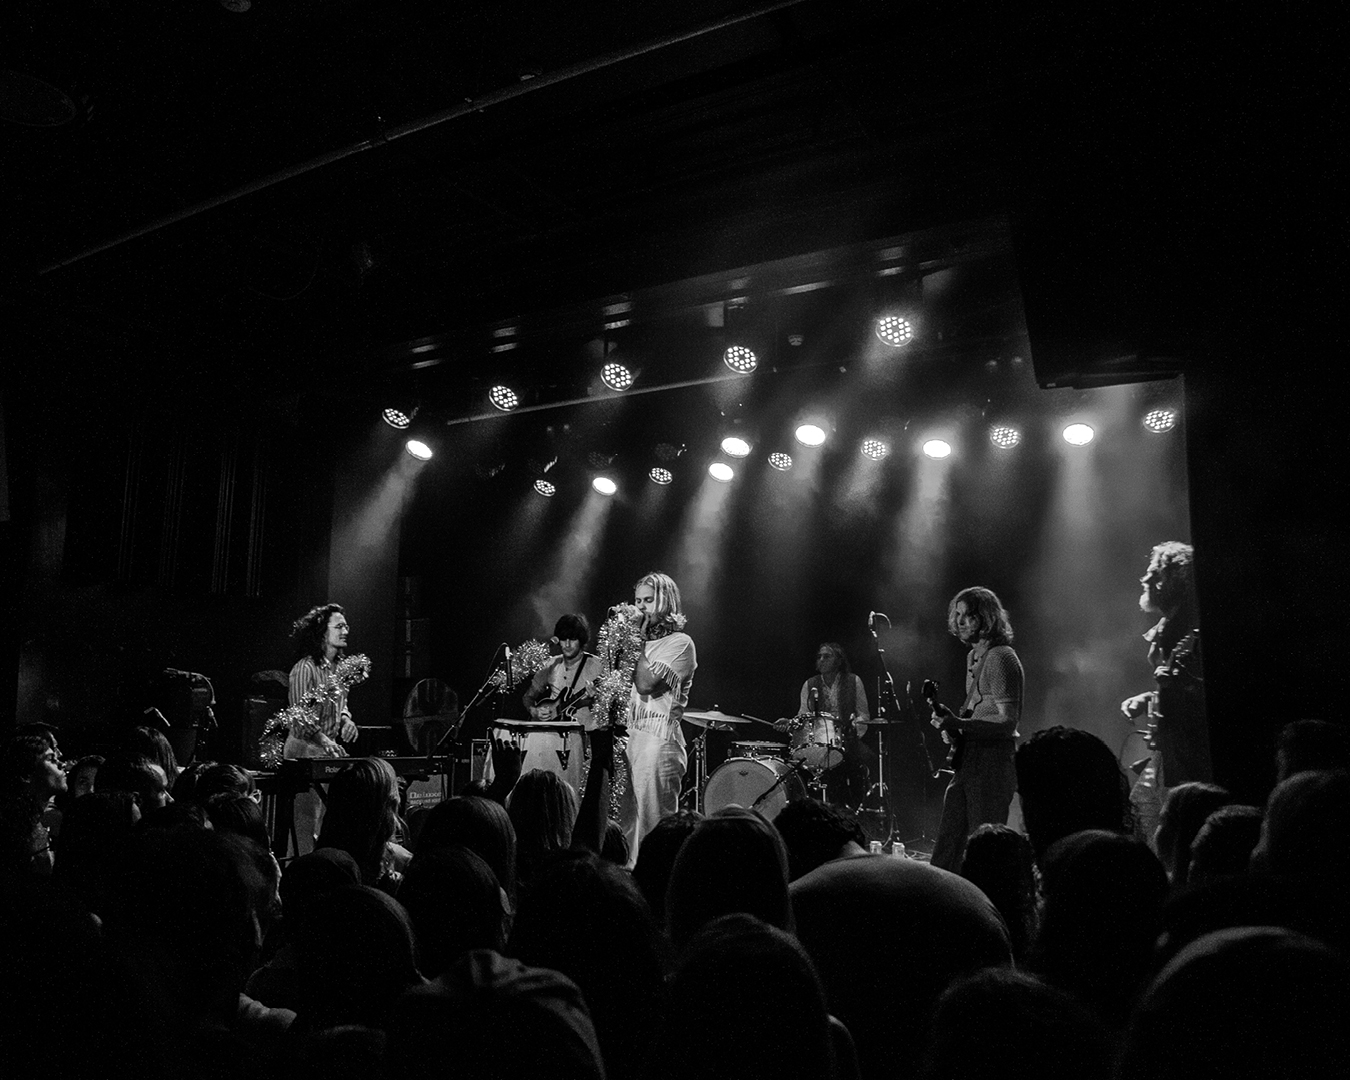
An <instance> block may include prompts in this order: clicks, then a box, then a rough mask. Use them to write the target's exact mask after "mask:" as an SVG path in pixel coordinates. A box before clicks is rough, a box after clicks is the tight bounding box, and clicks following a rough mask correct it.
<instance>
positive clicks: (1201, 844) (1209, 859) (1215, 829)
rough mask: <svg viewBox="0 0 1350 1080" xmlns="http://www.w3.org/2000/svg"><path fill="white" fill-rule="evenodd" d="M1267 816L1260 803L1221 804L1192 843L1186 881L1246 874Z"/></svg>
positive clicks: (1217, 878)
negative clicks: (1262, 823)
mask: <svg viewBox="0 0 1350 1080" xmlns="http://www.w3.org/2000/svg"><path fill="white" fill-rule="evenodd" d="M1264 816H1265V815H1264V814H1262V812H1261V808H1260V807H1259V806H1241V805H1230V806H1221V807H1219V809H1217V810H1215V811H1214V813H1212V814H1210V815H1209V817H1207V818H1206V819H1205V823H1204V824H1203V825H1202V826H1200V831H1199V832H1198V833H1196V835H1195V839H1194V840H1193V841H1192V842H1191V870H1190V874H1189V875H1188V876H1187V879H1186V880H1187V881H1188V882H1190V883H1191V884H1194V885H1201V884H1208V883H1209V882H1213V881H1222V880H1223V879H1225V878H1233V877H1241V876H1242V875H1243V874H1245V873H1246V872H1247V867H1248V864H1250V862H1251V857H1252V852H1253V851H1254V850H1255V849H1256V845H1257V843H1258V842H1259V841H1260V839H1261V819H1262V818H1263V817H1264Z"/></svg>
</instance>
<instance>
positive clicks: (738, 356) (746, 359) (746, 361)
mask: <svg viewBox="0 0 1350 1080" xmlns="http://www.w3.org/2000/svg"><path fill="white" fill-rule="evenodd" d="M722 363H724V364H726V366H727V367H729V368H730V369H731V370H732V371H734V372H735V373H736V374H737V375H749V374H750V373H751V372H752V371H754V370H755V368H757V367H759V357H757V356H756V355H755V350H754V349H750V348H747V347H746V346H744V345H731V346H728V347H727V351H726V352H724V353H723V354H722Z"/></svg>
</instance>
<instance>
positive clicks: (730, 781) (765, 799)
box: [703, 757, 806, 821]
mask: <svg viewBox="0 0 1350 1080" xmlns="http://www.w3.org/2000/svg"><path fill="white" fill-rule="evenodd" d="M804 798H806V788H805V786H804V785H803V784H802V782H801V778H800V777H798V776H797V773H796V772H795V771H794V770H793V768H792V766H791V765H789V764H788V763H787V762H786V761H780V760H779V759H778V758H753V757H741V758H727V760H726V761H724V762H722V764H721V765H719V766H718V767H717V769H716V771H715V772H714V773H713V774H712V776H710V777H708V786H707V787H706V788H704V790H703V811H704V813H707V814H711V813H713V812H714V811H716V810H721V809H723V808H724V807H727V806H744V807H745V808H746V809H748V810H758V811H759V812H760V813H761V814H763V815H764V816H765V817H766V818H768V819H769V820H770V821H772V820H773V819H774V818H776V817H777V816H778V812H779V811H780V810H782V809H783V807H785V806H786V805H787V804H788V803H790V802H796V801H797V800H798V799H804Z"/></svg>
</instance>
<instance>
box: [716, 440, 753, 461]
mask: <svg viewBox="0 0 1350 1080" xmlns="http://www.w3.org/2000/svg"><path fill="white" fill-rule="evenodd" d="M722 452H723V453H724V454H728V455H730V456H731V457H748V456H749V454H750V444H749V443H748V442H746V441H745V440H744V439H741V438H738V437H737V436H735V435H728V436H727V437H726V438H725V439H723V440H722Z"/></svg>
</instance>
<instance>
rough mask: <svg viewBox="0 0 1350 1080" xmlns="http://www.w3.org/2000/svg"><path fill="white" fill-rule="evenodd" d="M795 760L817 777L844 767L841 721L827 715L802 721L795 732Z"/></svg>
mask: <svg viewBox="0 0 1350 1080" xmlns="http://www.w3.org/2000/svg"><path fill="white" fill-rule="evenodd" d="M792 760H793V761H799V762H801V763H802V764H803V765H805V766H806V767H807V768H808V769H814V770H815V771H816V772H817V773H822V772H824V771H825V770H826V769H833V768H834V767H835V766H836V765H842V764H843V761H844V740H843V735H842V727H841V725H840V723H839V718H838V717H837V716H835V715H834V713H825V712H823V713H820V714H819V715H815V716H812V715H807V716H804V717H801V722H800V723H799V724H798V725H797V726H796V727H794V728H793V729H792Z"/></svg>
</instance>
